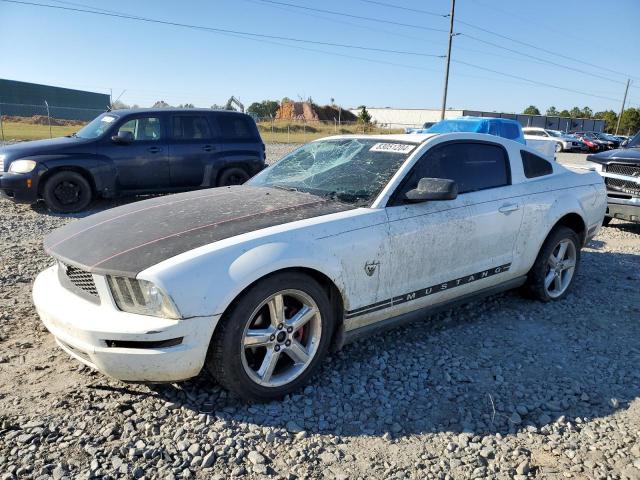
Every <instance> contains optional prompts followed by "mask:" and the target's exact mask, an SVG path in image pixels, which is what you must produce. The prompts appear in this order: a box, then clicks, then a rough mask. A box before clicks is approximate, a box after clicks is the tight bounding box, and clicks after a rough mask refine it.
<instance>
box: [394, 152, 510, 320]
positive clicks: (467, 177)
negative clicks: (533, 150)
mask: <svg viewBox="0 0 640 480" xmlns="http://www.w3.org/2000/svg"><path fill="white" fill-rule="evenodd" d="M425 177H427V178H448V179H452V180H454V181H455V182H456V184H457V186H458V190H459V194H458V197H457V198H456V199H454V200H447V201H429V202H423V203H407V202H406V201H405V200H404V198H405V196H404V194H405V193H406V192H407V191H409V190H411V189H413V188H415V187H416V186H417V184H418V181H419V180H420V178H425ZM510 183H511V179H510V164H509V156H508V153H507V151H506V149H505V148H504V147H503V146H502V145H500V144H498V143H491V142H481V141H453V142H446V143H442V144H439V145H436V146H434V147H433V148H431V149H430V150H429V151H427V153H426V154H425V155H423V157H422V158H420V159H419V160H418V162H417V163H416V164H415V165H414V168H413V169H412V171H411V172H410V173H409V174H408V175H407V177H406V179H405V181H404V182H403V183H402V184H401V185H400V186H399V188H398V190H397V191H396V194H395V195H394V196H393V197H392V200H391V201H390V204H389V205H388V206H387V208H386V212H387V217H388V221H389V252H390V253H389V265H387V266H386V267H385V268H384V270H383V269H382V267H381V272H383V271H384V274H385V275H386V276H387V277H386V281H385V285H387V287H388V292H387V295H388V297H389V298H391V299H392V307H393V309H394V310H395V311H394V312H393V313H394V314H399V313H403V312H405V311H411V310H413V309H416V308H421V307H424V306H427V305H431V304H437V303H440V302H443V301H446V300H450V299H453V298H456V297H459V296H462V295H465V294H469V293H472V292H475V291H477V290H482V289H484V288H488V287H491V286H494V285H496V284H499V283H502V282H504V281H506V280H509V279H510V278H512V275H511V274H510V273H509V267H510V265H511V263H512V261H513V251H514V246H515V242H516V238H517V235H518V232H519V230H520V225H521V221H522V212H523V205H522V203H521V201H520V200H519V199H518V198H517V197H515V198H512V192H511V187H510Z"/></svg>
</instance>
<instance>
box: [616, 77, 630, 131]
mask: <svg viewBox="0 0 640 480" xmlns="http://www.w3.org/2000/svg"><path fill="white" fill-rule="evenodd" d="M630 83H631V79H629V78H627V88H625V89H624V98H623V99H622V108H621V109H620V115H618V123H616V133H615V134H616V135H617V134H618V129H619V128H620V120H622V114H623V113H624V104H625V103H627V93H628V92H629V84H630Z"/></svg>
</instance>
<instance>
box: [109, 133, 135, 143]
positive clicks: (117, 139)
mask: <svg viewBox="0 0 640 480" xmlns="http://www.w3.org/2000/svg"><path fill="white" fill-rule="evenodd" d="M133 140H134V138H133V133H131V132H130V131H128V130H120V131H119V132H118V134H117V135H114V136H113V137H111V141H112V142H114V143H120V144H122V145H128V144H130V143H133Z"/></svg>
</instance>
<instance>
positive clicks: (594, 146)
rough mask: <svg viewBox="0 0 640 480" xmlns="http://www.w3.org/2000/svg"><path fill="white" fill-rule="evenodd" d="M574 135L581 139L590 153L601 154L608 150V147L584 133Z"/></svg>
mask: <svg viewBox="0 0 640 480" xmlns="http://www.w3.org/2000/svg"><path fill="white" fill-rule="evenodd" d="M572 135H574V136H576V137H577V138H579V139H580V141H581V142H582V143H584V144H585V145H586V146H587V148H588V149H589V152H592V153H593V152H600V151H602V150H606V145H605V144H603V143H602V142H601V141H600V140H598V139H597V138H595V137H593V136H591V135H587V134H585V133H584V132H575V133H573V134H572Z"/></svg>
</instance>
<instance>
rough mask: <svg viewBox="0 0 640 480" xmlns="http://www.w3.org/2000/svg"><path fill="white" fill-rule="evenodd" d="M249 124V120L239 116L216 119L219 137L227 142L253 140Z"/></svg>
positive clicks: (251, 127) (251, 128)
mask: <svg viewBox="0 0 640 480" xmlns="http://www.w3.org/2000/svg"><path fill="white" fill-rule="evenodd" d="M249 122H251V120H249V119H248V118H246V117H243V116H240V115H224V116H220V117H218V125H219V127H220V132H221V135H222V137H224V138H226V139H228V140H253V139H254V129H253V125H251V124H250V123H249Z"/></svg>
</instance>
